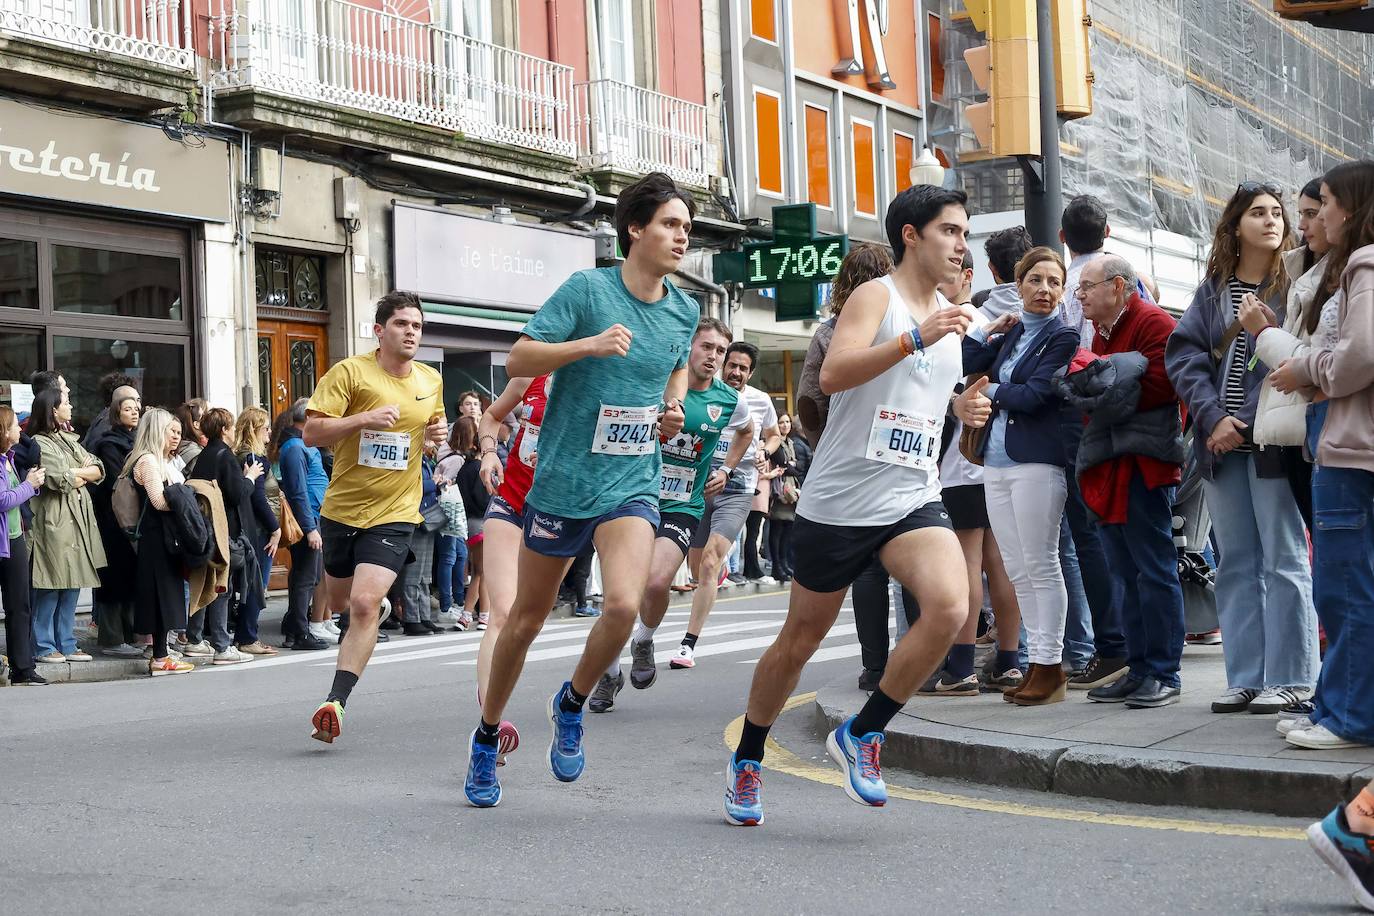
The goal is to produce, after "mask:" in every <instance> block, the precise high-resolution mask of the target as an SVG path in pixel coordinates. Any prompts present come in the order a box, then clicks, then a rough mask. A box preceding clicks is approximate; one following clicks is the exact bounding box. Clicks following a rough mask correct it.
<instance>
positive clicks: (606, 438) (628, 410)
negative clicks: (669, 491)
mask: <svg viewBox="0 0 1374 916" xmlns="http://www.w3.org/2000/svg"><path fill="white" fill-rule="evenodd" d="M657 423H658V408H657V407H614V406H611V405H607V404H603V405H602V406H601V412H600V413H599V414H597V418H596V432H595V433H594V434H593V436H592V454H593V455H635V456H638V455H651V454H653V451H654V449H655V448H656V447H657V443H656V442H655V441H654V426H655V424H657Z"/></svg>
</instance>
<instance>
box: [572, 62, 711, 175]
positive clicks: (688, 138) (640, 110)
mask: <svg viewBox="0 0 1374 916" xmlns="http://www.w3.org/2000/svg"><path fill="white" fill-rule="evenodd" d="M577 90H578V96H577V98H578V109H579V111H580V114H581V116H580V119H579V138H578V139H579V146H580V150H581V158H582V161H583V164H584V165H585V166H586V167H588V168H592V169H597V168H614V169H617V170H619V171H624V172H629V173H631V174H635V175H641V174H644V173H646V172H655V171H657V172H665V173H667V174H668V175H669V176H670V177H672V178H673V179H674V180H676V181H680V182H683V183H684V184H690V185H695V186H697V187H705V186H706V184H707V182H708V181H709V180H710V170H711V163H710V162H709V161H708V160H709V152H708V149H709V147H708V144H707V140H706V106H704V105H698V104H696V103H695V102H687V101H684V100H682V99H678V98H674V97H672V96H670V95H664V94H663V93H661V92H654V91H653V90H651V89H641V88H640V87H638V86H632V85H630V84H628V83H622V82H619V81H617V80H610V79H602V80H594V81H592V82H589V83H579V84H578V85H577Z"/></svg>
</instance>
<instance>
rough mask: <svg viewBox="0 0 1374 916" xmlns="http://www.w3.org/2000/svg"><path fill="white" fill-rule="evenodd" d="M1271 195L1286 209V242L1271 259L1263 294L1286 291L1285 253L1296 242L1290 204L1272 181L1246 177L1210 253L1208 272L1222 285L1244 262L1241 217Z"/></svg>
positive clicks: (1220, 222) (1219, 226) (1219, 224)
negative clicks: (1255, 203) (1247, 179)
mask: <svg viewBox="0 0 1374 916" xmlns="http://www.w3.org/2000/svg"><path fill="white" fill-rule="evenodd" d="M1265 195H1268V196H1269V197H1272V198H1274V200H1275V201H1277V202H1278V205H1279V209H1280V210H1281V211H1282V212H1283V229H1282V239H1283V242H1282V243H1281V244H1280V245H1279V247H1278V250H1276V251H1275V252H1274V254H1273V256H1272V257H1271V258H1270V259H1269V268H1268V270H1267V272H1266V274H1265V278H1264V282H1263V283H1261V284H1260V288H1259V291H1258V292H1259V297H1260V298H1261V299H1267V298H1269V297H1270V296H1271V295H1273V294H1274V293H1276V292H1283V291H1286V290H1287V288H1288V280H1287V276H1286V275H1285V274H1284V272H1283V253H1284V252H1285V251H1287V250H1288V249H1289V248H1291V247H1292V246H1293V235H1292V229H1291V228H1290V227H1291V226H1292V223H1290V222H1289V221H1288V207H1287V206H1285V205H1284V203H1283V192H1282V191H1280V190H1279V189H1278V188H1275V187H1273V186H1271V185H1268V184H1263V183H1260V182H1254V181H1242V182H1241V183H1240V184H1239V185H1238V186H1237V187H1236V192H1235V193H1234V194H1232V195H1231V199H1230V200H1228V201H1227V202H1226V207H1225V208H1224V209H1223V210H1222V211H1221V219H1219V220H1218V221H1217V228H1216V232H1215V233H1213V235H1212V251H1211V253H1210V254H1209V255H1208V256H1207V272H1206V275H1207V277H1208V278H1209V279H1211V281H1212V282H1213V283H1215V284H1217V285H1218V286H1220V285H1221V284H1223V283H1229V282H1230V281H1231V278H1232V277H1234V276H1235V275H1236V265H1238V264H1239V263H1240V238H1239V236H1240V221H1241V219H1242V218H1243V217H1244V216H1245V214H1246V212H1247V211H1248V210H1249V209H1250V207H1251V206H1252V205H1253V204H1254V202H1255V201H1256V199H1258V198H1260V197H1263V196H1265Z"/></svg>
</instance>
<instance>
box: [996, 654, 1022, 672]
mask: <svg viewBox="0 0 1374 916" xmlns="http://www.w3.org/2000/svg"><path fill="white" fill-rule="evenodd" d="M1020 666H1021V653H1020V652H1019V651H1018V650H1016V649H998V650H997V667H996V669H995V670H996V671H997V673H998V674H1006V673H1007V672H1008V671H1010V670H1011V669H1013V668H1019V667H1020Z"/></svg>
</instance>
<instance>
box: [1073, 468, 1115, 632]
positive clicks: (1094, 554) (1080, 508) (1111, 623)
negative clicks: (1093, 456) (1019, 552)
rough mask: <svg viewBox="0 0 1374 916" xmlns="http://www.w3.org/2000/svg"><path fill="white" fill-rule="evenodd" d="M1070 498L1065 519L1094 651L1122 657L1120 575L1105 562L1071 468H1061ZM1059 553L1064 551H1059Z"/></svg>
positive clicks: (1098, 534)
mask: <svg viewBox="0 0 1374 916" xmlns="http://www.w3.org/2000/svg"><path fill="white" fill-rule="evenodd" d="M1064 470H1065V472H1066V476H1067V477H1068V481H1069V495H1068V498H1066V499H1065V500H1064V517H1065V518H1066V519H1068V523H1069V531H1070V532H1071V533H1072V535H1073V550H1074V553H1075V554H1077V556H1078V571H1079V575H1080V579H1081V581H1082V583H1083V592H1084V594H1085V595H1086V596H1087V601H1088V610H1089V612H1090V613H1091V616H1092V623H1091V627H1090V632H1091V636H1090V638H1091V639H1092V642H1093V649H1094V651H1095V652H1096V653H1097V654H1098V656H1099V657H1101V658H1125V657H1126V637H1125V635H1124V634H1123V633H1122V632H1121V601H1122V591H1123V589H1124V585H1123V583H1122V581H1121V576H1120V574H1119V573H1117V572H1116V571H1115V570H1114V569H1112V567H1111V564H1109V563H1108V562H1107V551H1106V548H1105V547H1104V546H1103V544H1102V532H1101V529H1100V528H1099V527H1098V524H1097V522H1096V521H1095V520H1094V519H1093V518H1092V516H1091V515H1090V514H1089V513H1088V507H1087V506H1086V505H1085V504H1084V503H1083V494H1082V493H1081V492H1079V489H1078V480H1077V477H1076V472H1075V470H1074V467H1073V466H1072V465H1070V466H1069V467H1067V468H1065V469H1064ZM1060 552H1061V554H1062V552H1063V548H1062V547H1061V548H1060ZM1073 613H1074V598H1073V593H1072V592H1070V594H1069V615H1070V616H1069V627H1070V632H1073V630H1072V627H1073Z"/></svg>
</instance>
